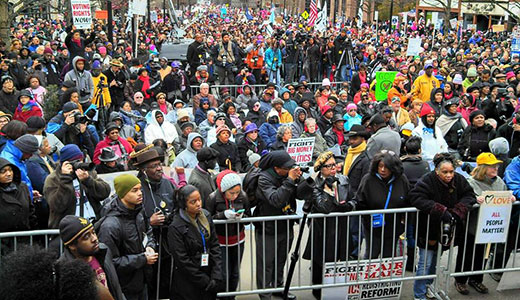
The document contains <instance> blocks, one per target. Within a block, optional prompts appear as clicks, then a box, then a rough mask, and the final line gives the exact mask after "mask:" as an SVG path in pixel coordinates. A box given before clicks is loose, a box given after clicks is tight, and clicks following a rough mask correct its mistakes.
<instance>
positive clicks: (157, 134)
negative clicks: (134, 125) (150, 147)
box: [144, 109, 179, 144]
mask: <svg viewBox="0 0 520 300" xmlns="http://www.w3.org/2000/svg"><path fill="white" fill-rule="evenodd" d="M157 112H158V113H160V114H162V115H163V116H164V114H163V113H162V112H161V111H160V110H158V109H155V110H152V113H151V118H150V120H149V123H148V125H147V126H146V129H145V131H144V139H145V143H146V144H152V143H153V141H155V140H156V139H163V140H165V141H166V143H168V144H171V143H173V141H174V140H175V139H177V138H178V137H179V136H178V134H177V130H176V129H175V126H174V125H173V124H172V123H170V122H168V121H166V119H164V121H163V123H162V124H161V125H159V123H157V119H156V118H155V114H156V113H157Z"/></svg>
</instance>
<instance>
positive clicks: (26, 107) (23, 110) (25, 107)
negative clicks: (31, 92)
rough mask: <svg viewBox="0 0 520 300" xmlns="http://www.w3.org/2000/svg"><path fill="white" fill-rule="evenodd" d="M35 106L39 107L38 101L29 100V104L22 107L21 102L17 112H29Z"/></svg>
mask: <svg viewBox="0 0 520 300" xmlns="http://www.w3.org/2000/svg"><path fill="white" fill-rule="evenodd" d="M35 106H36V107H38V103H36V101H34V100H29V102H27V104H25V105H22V103H21V102H18V107H17V108H16V111H17V112H21V113H24V112H29V111H31V110H32V109H33V107H35Z"/></svg>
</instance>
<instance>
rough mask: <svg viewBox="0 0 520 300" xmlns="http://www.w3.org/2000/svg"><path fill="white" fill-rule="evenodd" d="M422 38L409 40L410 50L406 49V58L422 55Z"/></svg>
mask: <svg viewBox="0 0 520 300" xmlns="http://www.w3.org/2000/svg"><path fill="white" fill-rule="evenodd" d="M421 41H422V39H421V38H409V39H408V48H406V56H416V55H419V53H421Z"/></svg>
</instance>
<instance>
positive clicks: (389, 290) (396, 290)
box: [321, 256, 406, 300]
mask: <svg viewBox="0 0 520 300" xmlns="http://www.w3.org/2000/svg"><path fill="white" fill-rule="evenodd" d="M405 265H406V257H404V256H403V257H394V258H393V259H392V258H383V259H382V260H379V259H377V260H360V261H359V262H358V261H351V262H337V263H333V262H332V263H325V265H324V267H323V284H334V283H348V282H353V281H359V284H357V285H349V286H342V287H337V288H327V289H322V290H321V298H322V299H327V300H340V299H341V300H368V299H399V297H400V295H401V291H402V285H403V282H402V281H394V282H385V283H380V282H379V283H378V282H376V280H378V279H390V278H399V277H402V276H403V274H404V266H405ZM367 280H370V281H369V282H366V281H367Z"/></svg>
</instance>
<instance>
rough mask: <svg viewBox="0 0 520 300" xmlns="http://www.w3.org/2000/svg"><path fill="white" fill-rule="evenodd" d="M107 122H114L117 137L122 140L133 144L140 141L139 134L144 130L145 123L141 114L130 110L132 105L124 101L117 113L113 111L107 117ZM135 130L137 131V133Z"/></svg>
mask: <svg viewBox="0 0 520 300" xmlns="http://www.w3.org/2000/svg"><path fill="white" fill-rule="evenodd" d="M108 122H114V123H116V125H117V126H119V128H120V130H119V136H121V137H122V138H123V139H125V140H127V141H129V143H130V142H131V143H132V144H131V145H132V146H135V145H134V143H136V142H137V141H140V140H141V132H143V131H144V129H145V128H146V121H145V119H144V117H142V116H141V113H140V112H139V111H137V110H133V109H132V105H131V104H130V102H128V101H124V102H123V104H122V105H121V108H120V109H119V112H117V111H113V112H111V113H110V116H109V117H108ZM136 128H137V129H138V130H139V134H138V133H137V130H136Z"/></svg>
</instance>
